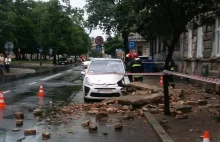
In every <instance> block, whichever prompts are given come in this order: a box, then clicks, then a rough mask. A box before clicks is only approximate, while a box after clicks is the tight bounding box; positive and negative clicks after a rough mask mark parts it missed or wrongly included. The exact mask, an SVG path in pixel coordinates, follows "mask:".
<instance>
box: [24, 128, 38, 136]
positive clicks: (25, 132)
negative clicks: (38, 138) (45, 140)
mask: <svg viewBox="0 0 220 142" xmlns="http://www.w3.org/2000/svg"><path fill="white" fill-rule="evenodd" d="M24 135H25V136H29V135H36V130H34V129H25V130H24Z"/></svg>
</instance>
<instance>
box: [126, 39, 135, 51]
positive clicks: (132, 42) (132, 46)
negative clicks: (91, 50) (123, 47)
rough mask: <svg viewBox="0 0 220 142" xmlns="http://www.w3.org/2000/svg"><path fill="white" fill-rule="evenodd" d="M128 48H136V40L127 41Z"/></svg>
mask: <svg viewBox="0 0 220 142" xmlns="http://www.w3.org/2000/svg"><path fill="white" fill-rule="evenodd" d="M128 49H130V50H134V49H136V42H135V41H128Z"/></svg>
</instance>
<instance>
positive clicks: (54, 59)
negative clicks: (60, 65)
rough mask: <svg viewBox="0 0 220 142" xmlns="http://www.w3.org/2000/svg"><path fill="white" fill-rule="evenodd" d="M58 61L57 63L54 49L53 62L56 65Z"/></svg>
mask: <svg viewBox="0 0 220 142" xmlns="http://www.w3.org/2000/svg"><path fill="white" fill-rule="evenodd" d="M56 63H57V58H56V52H55V51H53V64H54V65H56Z"/></svg>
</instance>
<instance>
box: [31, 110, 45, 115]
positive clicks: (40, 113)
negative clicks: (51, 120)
mask: <svg viewBox="0 0 220 142" xmlns="http://www.w3.org/2000/svg"><path fill="white" fill-rule="evenodd" d="M42 112H43V111H42V109H35V110H34V111H33V114H34V115H42Z"/></svg>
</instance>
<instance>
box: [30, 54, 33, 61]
mask: <svg viewBox="0 0 220 142" xmlns="http://www.w3.org/2000/svg"><path fill="white" fill-rule="evenodd" d="M30 58H31V61H32V60H33V54H32V53H31V57H30Z"/></svg>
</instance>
